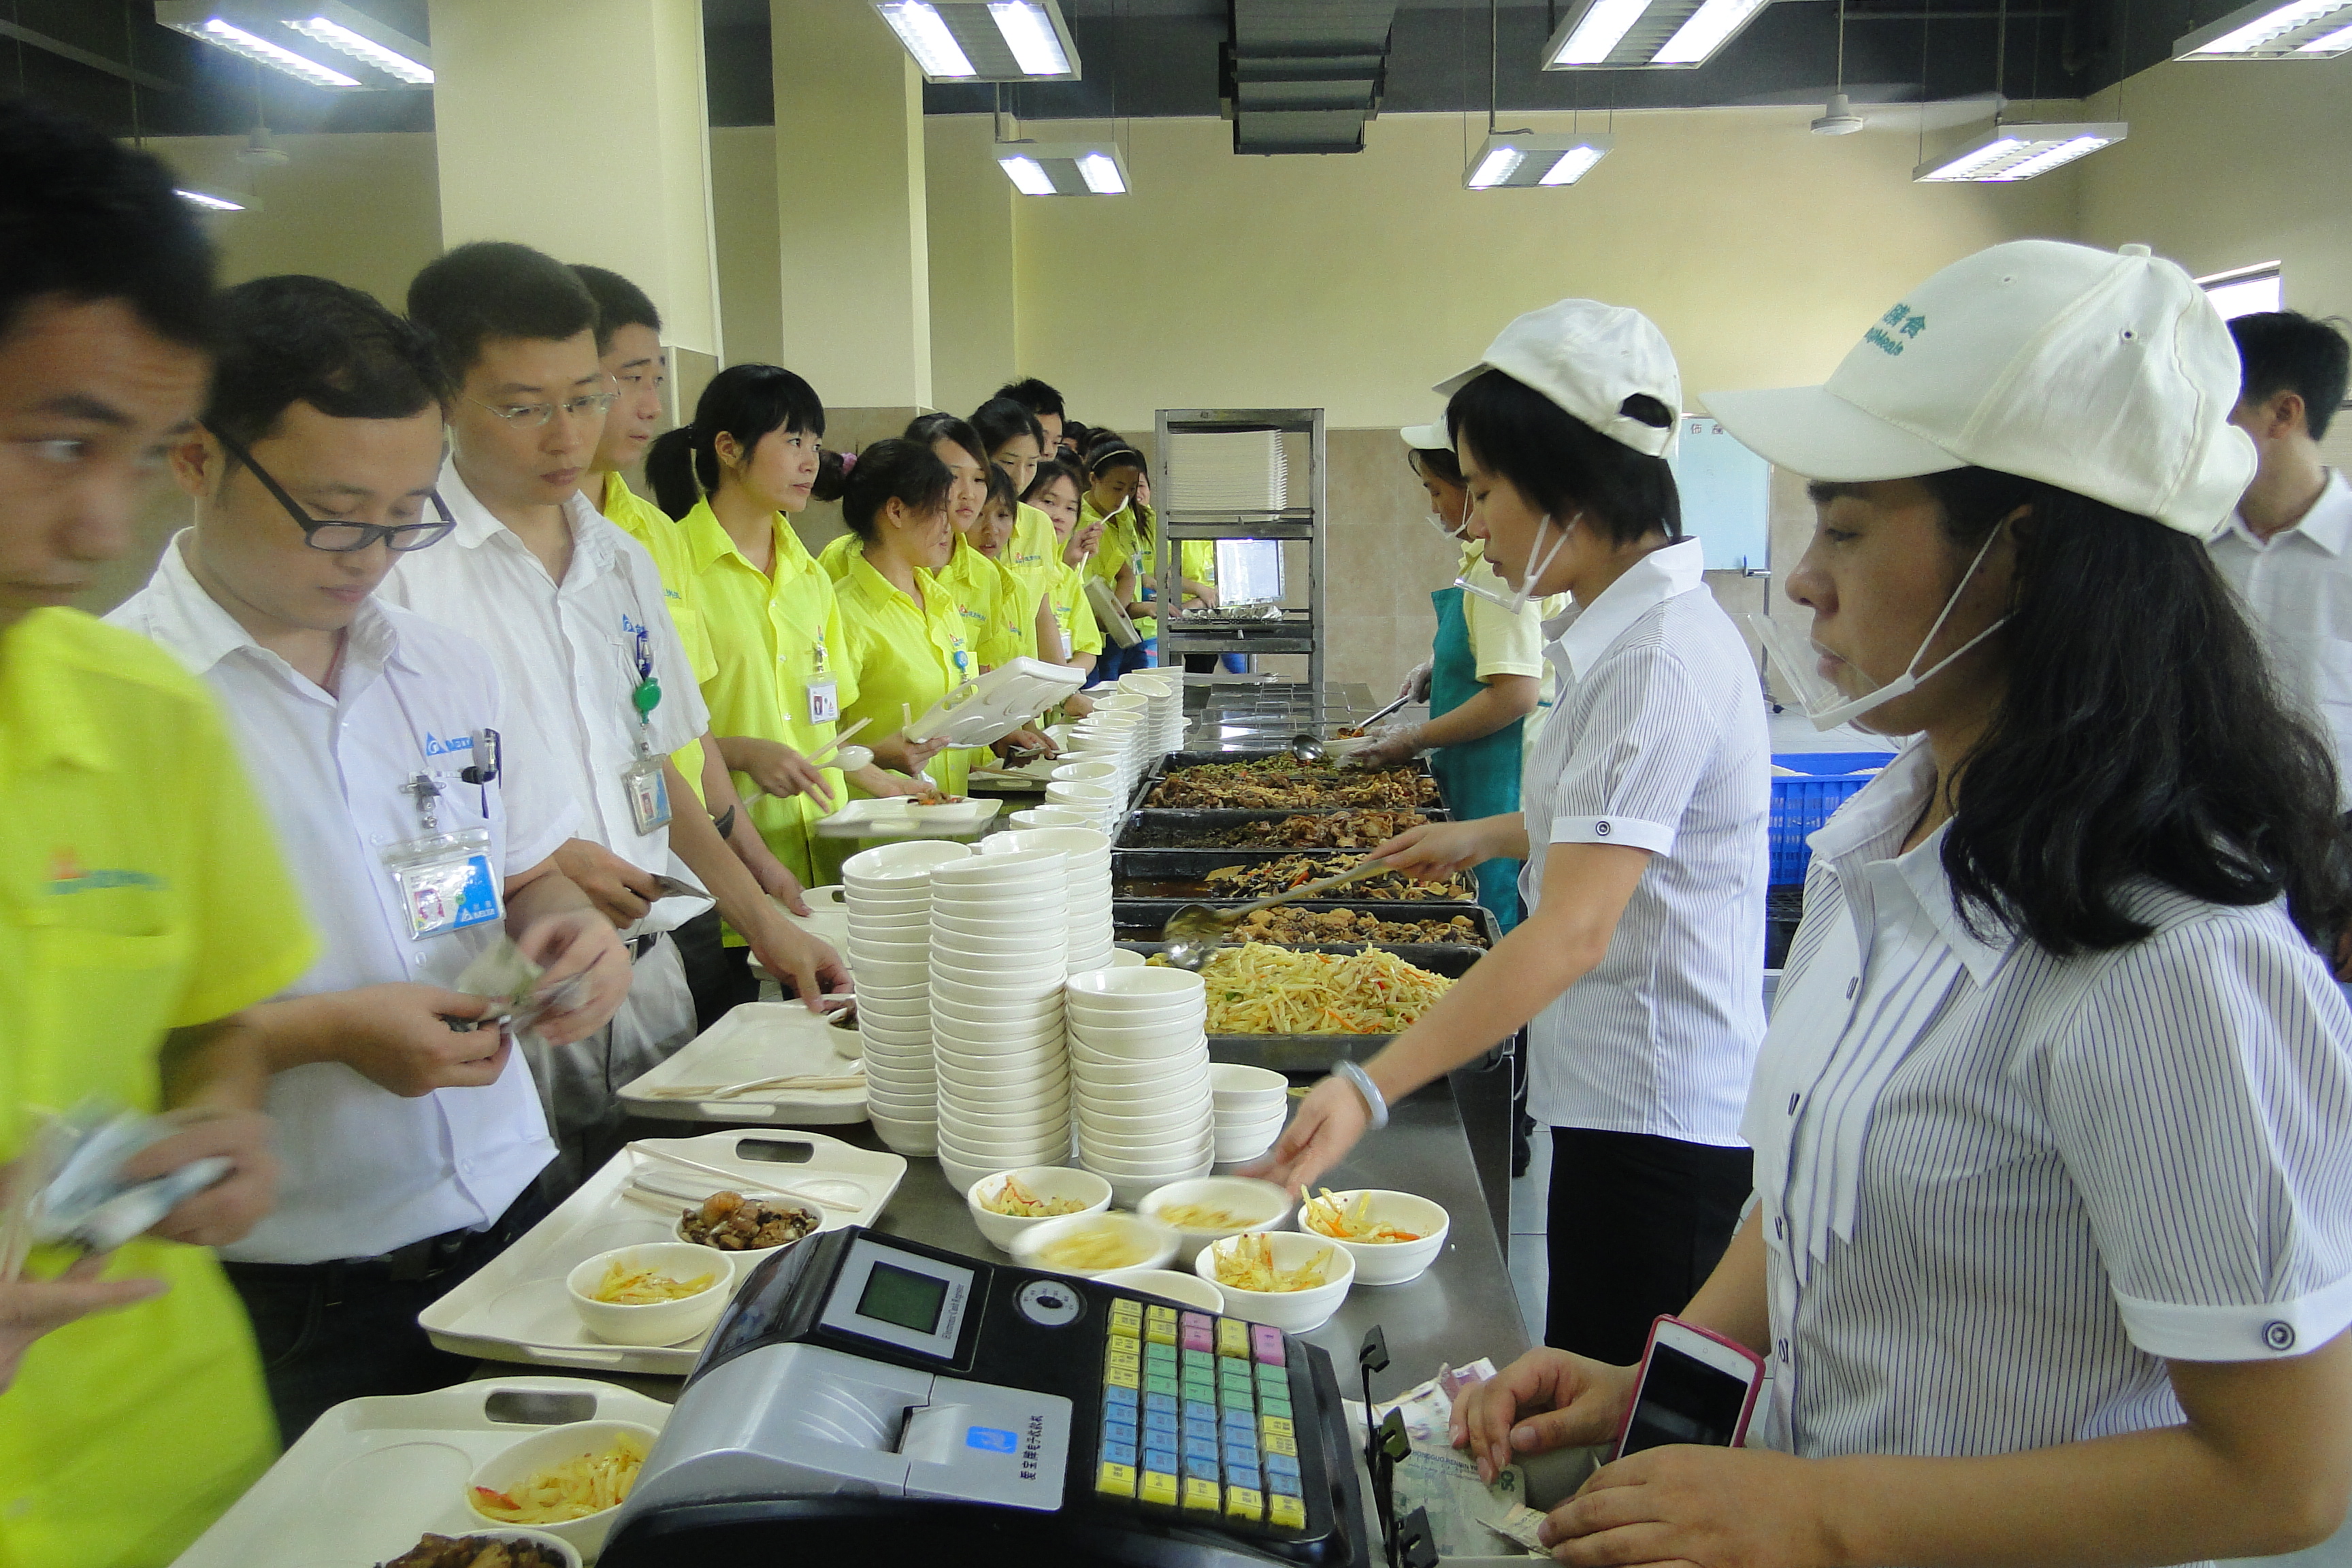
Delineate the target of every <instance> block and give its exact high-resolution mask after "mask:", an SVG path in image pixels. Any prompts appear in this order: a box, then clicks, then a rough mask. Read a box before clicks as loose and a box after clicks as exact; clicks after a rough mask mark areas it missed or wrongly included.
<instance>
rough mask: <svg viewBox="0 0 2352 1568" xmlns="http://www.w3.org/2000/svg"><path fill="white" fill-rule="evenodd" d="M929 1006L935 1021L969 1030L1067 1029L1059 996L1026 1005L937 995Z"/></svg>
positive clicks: (1037, 998)
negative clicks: (1033, 1026) (1036, 1026)
mask: <svg viewBox="0 0 2352 1568" xmlns="http://www.w3.org/2000/svg"><path fill="white" fill-rule="evenodd" d="M930 1007H931V1016H932V1017H933V1018H934V1019H937V1020H939V1021H940V1022H944V1023H950V1024H955V1025H960V1026H964V1027H966V1028H972V1029H1019V1028H1025V1027H1027V1026H1031V1025H1035V1024H1051V1025H1052V1026H1054V1029H1055V1034H1057V1035H1058V1034H1059V1033H1060V1032H1061V1030H1062V1028H1063V1027H1064V1025H1063V1018H1062V999H1061V998H1060V997H1059V996H1052V995H1047V996H1037V997H1032V998H1031V999H1030V1000H1028V1001H1026V1002H970V1001H965V1000H963V999H961V998H960V997H956V996H936V997H933V998H932V999H931V1004H930Z"/></svg>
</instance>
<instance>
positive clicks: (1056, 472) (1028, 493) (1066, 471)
mask: <svg viewBox="0 0 2352 1568" xmlns="http://www.w3.org/2000/svg"><path fill="white" fill-rule="evenodd" d="M1056 479H1067V480H1069V481H1070V488H1071V489H1074V490H1076V492H1077V493H1078V494H1080V495H1084V494H1086V493H1087V477H1086V475H1084V474H1082V473H1080V472H1079V471H1078V468H1077V465H1076V464H1075V463H1066V462H1064V461H1062V460H1061V459H1060V458H1046V459H1045V461H1044V462H1042V463H1040V464H1038V465H1037V472H1036V475H1035V477H1034V478H1033V479H1030V481H1029V488H1028V489H1025V490H1023V491H1022V492H1021V499H1022V500H1024V501H1025V500H1032V499H1033V498H1034V497H1037V496H1041V495H1044V494H1045V487H1046V486H1047V485H1050V484H1052V483H1053V482H1054V481H1055V480H1056Z"/></svg>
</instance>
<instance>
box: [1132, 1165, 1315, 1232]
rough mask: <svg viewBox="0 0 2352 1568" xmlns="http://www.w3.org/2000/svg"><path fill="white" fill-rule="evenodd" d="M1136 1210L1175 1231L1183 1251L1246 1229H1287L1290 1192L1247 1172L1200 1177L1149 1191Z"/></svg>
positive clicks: (1136, 1206)
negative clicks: (1253, 1176)
mask: <svg viewBox="0 0 2352 1568" xmlns="http://www.w3.org/2000/svg"><path fill="white" fill-rule="evenodd" d="M1135 1212H1136V1213H1138V1214H1139V1215H1142V1216H1143V1217H1144V1218H1146V1219H1156V1220H1158V1221H1159V1222H1160V1224H1161V1225H1164V1226H1168V1227H1169V1228H1171V1230H1173V1231H1175V1232H1176V1234H1177V1236H1178V1237H1180V1238H1181V1241H1180V1246H1179V1248H1178V1249H1179V1250H1180V1251H1181V1250H1183V1249H1185V1248H1191V1249H1192V1250H1195V1251H1197V1250H1199V1249H1200V1248H1201V1247H1206V1246H1207V1245H1208V1244H1209V1243H1211V1242H1213V1241H1218V1240H1222V1239H1223V1237H1228V1236H1239V1235H1240V1234H1241V1233H1242V1232H1244V1231H1245V1230H1281V1229H1285V1228H1286V1227H1287V1226H1289V1224H1290V1194H1288V1193H1286V1192H1285V1191H1283V1190H1282V1189H1281V1188H1280V1187H1278V1186H1276V1185H1275V1184H1273V1183H1272V1182H1261V1181H1257V1180H1255V1179H1253V1178H1251V1177H1248V1176H1196V1177H1194V1178H1193V1179H1192V1180H1191V1181H1189V1182H1171V1183H1169V1184H1167V1185H1166V1186H1164V1187H1160V1188H1159V1189H1157V1190H1156V1191H1154V1192H1151V1193H1150V1194H1146V1195H1145V1197H1144V1200H1143V1201H1142V1202H1141V1203H1139V1204H1138V1205H1135Z"/></svg>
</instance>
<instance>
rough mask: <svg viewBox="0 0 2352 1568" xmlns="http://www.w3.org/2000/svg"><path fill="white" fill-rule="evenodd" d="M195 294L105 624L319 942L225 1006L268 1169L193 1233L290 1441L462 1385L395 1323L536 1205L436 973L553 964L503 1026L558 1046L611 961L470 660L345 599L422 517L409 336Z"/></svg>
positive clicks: (604, 989)
mask: <svg viewBox="0 0 2352 1568" xmlns="http://www.w3.org/2000/svg"><path fill="white" fill-rule="evenodd" d="M221 314H222V331H221V334H220V335H221V345H220V358H219V362H218V364H217V368H216V371H215V379H214V383H213V389H212V395H211V399H210V402H209V404H208V405H207V406H206V407H205V413H204V416H203V418H202V420H201V422H200V423H199V425H198V426H195V427H194V428H193V429H190V430H189V431H188V432H187V433H186V434H185V435H184V437H183V438H182V439H180V440H179V442H178V443H177V444H176V445H175V446H174V447H173V450H172V453H171V463H172V469H173V476H174V477H175V478H176V479H178V481H179V483H180V486H181V488H182V489H184V490H185V491H186V492H187V493H188V494H189V495H190V496H192V497H193V498H194V501H195V526H194V528H192V529H190V530H188V531H184V532H183V533H182V534H180V535H179V536H178V537H177V538H175V539H174V540H173V542H171V544H169V545H168V546H167V547H166V548H165V549H164V552H163V560H162V562H161V563H159V564H158V566H157V567H156V570H155V575H154V576H153V578H152V580H150V582H149V583H148V584H147V586H146V587H145V588H143V589H142V590H141V591H140V592H139V593H138V594H137V595H135V596H133V597H132V598H131V600H130V601H129V602H128V603H126V604H125V605H122V606H121V608H120V609H118V610H116V611H115V612H114V614H113V615H112V616H110V617H109V619H110V620H111V621H112V622H113V623H114V624H116V625H117V626H124V627H127V628H130V629H131V630H134V631H138V632H141V633H142V634H144V635H145V636H147V637H152V638H153V639H154V640H155V641H156V642H158V643H160V644H161V645H162V646H163V647H164V648H166V649H167V650H169V651H170V652H171V653H173V655H174V656H176V657H177V658H179V659H180V661H181V662H182V663H183V664H184V665H186V666H188V667H189V668H191V669H193V670H194V672H195V673H196V674H197V675H199V676H201V677H202V678H203V679H204V680H205V683H206V684H207V685H209V686H210V687H211V688H212V689H213V690H214V692H215V694H216V695H217V696H218V697H219V698H220V700H221V701H222V704H223V706H224V707H225V708H226V710H228V714H229V718H230V721H231V724H232V726H233V728H234V730H235V731H236V737H237V740H238V742H239V745H240V750H241V752H242V753H243V756H244V759H245V761H246V763H247V766H248V767H249V768H250V770H251V772H252V773H253V776H254V778H255V780H256V782H257V785H258V788H259V792H260V794H261V796H262V800H263V804H264V806H265V807H266V809H267V811H268V815H269V817H270V819H271V823H272V826H275V827H276V829H277V831H278V837H279V840H280V841H281V842H282V843H283V844H284V845H285V846H286V847H287V850H288V852H289V859H290V860H291V862H292V863H293V864H294V865H295V866H296V867H298V868H299V876H300V887H301V890H302V901H303V903H304V904H305V905H306V906H307V912H308V914H309V916H310V921H311V923H312V924H313V926H314V927H315V928H316V929H317V930H318V931H319V932H320V935H321V938H322V942H321V944H320V954H319V957H318V959H317V961H316V962H315V963H312V965H311V966H310V969H309V970H308V971H307V972H306V973H304V974H303V975H302V977H301V978H300V979H299V981H297V982H296V983H295V984H293V985H291V986H289V987H288V988H287V990H286V991H285V992H283V993H281V994H280V995H279V996H278V998H276V999H274V1000H272V1001H269V1002H267V1003H263V1004H261V1005H258V1006H257V1007H255V1008H254V1009H253V1010H252V1014H251V1016H252V1019H253V1022H254V1025H255V1026H256V1028H257V1031H258V1032H259V1034H260V1037H261V1039H262V1041H263V1048H264V1052H265V1056H266V1060H267V1063H268V1068H269V1069H270V1072H271V1077H270V1079H269V1086H268V1110H269V1113H270V1115H271V1116H272V1117H273V1118H274V1119H275V1120H276V1121H277V1124H278V1144H279V1152H280V1155H281V1157H282V1159H283V1161H284V1163H285V1175H284V1179H283V1183H282V1185H281V1189H280V1194H279V1199H278V1208H277V1210H276V1212H275V1213H273V1214H271V1215H269V1216H268V1218H266V1219H265V1220H263V1221H262V1222H261V1223H260V1224H259V1225H258V1226H255V1228H254V1229H253V1231H252V1232H251V1234H249V1235H248V1236H247V1237H245V1238H244V1239H243V1240H242V1241H240V1242H237V1243H236V1244H234V1245H232V1246H229V1247H224V1248H222V1255H223V1257H224V1258H225V1259H226V1261H227V1263H228V1268H229V1276H230V1279H231V1281H232V1283H234V1284H235V1285H236V1289H237V1292H238V1294H239V1295H240V1296H241V1297H242V1298H243V1299H244V1300H245V1304H246V1308H247V1312H248V1313H249V1314H250V1315H251V1317H252V1319H253V1322H254V1328H255V1332H256V1336H257V1340H258V1341H259V1343H260V1349H261V1353H262V1360H263V1363H264V1366H265V1368H266V1371H267V1375H268V1382H269V1390H270V1397H271V1402H272V1403H273V1405H275V1406H276V1408H277V1412H278V1424H279V1426H280V1427H281V1428H282V1430H283V1434H284V1436H285V1438H286V1440H287V1441H289V1442H291V1441H292V1440H293V1439H294V1438H295V1437H297V1436H300V1434H301V1433H302V1431H303V1430H304V1428H306V1427H307V1426H309V1425H310V1423H311V1421H313V1420H315V1419H316V1418H317V1416H318V1415H320V1413H321V1412H322V1411H324V1410H325V1409H326V1408H327V1407H328V1406H330V1405H334V1404H336V1403H338V1402H340V1401H341V1400H345V1399H350V1398H355V1397H357V1396H360V1395H362V1394H405V1393H414V1392H417V1391H420V1390H423V1389H427V1388H435V1387H440V1386H443V1385H446V1384H450V1383H455V1382H457V1381H460V1380H462V1379H463V1378H464V1377H465V1375H466V1373H467V1369H468V1366H469V1364H470V1363H467V1361H466V1360H464V1359H463V1358H460V1357H457V1356H451V1355H446V1354H444V1353H443V1352H439V1351H436V1350H435V1349H434V1348H433V1346H432V1345H431V1344H430V1342H428V1341H427V1340H426V1339H425V1334H424V1332H423V1331H422V1330H420V1329H419V1328H418V1327H417V1325H416V1315H417V1313H418V1312H419V1311H421V1310H423V1309H424V1308H425V1307H426V1306H427V1305H429V1304H430V1303H431V1302H432V1301H433V1300H436V1298H437V1297H439V1296H440V1295H441V1294H443V1293H444V1292H446V1290H448V1289H451V1288H452V1287H453V1286H455V1285H456V1284H457V1283H458V1282H459V1281H460V1280H462V1279H465V1278H466V1276H467V1274H469V1273H470V1272H472V1271H473V1269H475V1268H478V1267H480V1265H481V1264H483V1263H485V1262H487V1261H488V1259H489V1258H491V1257H493V1256H495V1255H496V1253H497V1252H498V1251H499V1248H500V1247H503V1246H505V1245H506V1243H507V1242H509V1241H510V1240H512V1239H513V1237H515V1236H516V1235H517V1234H519V1232H520V1229H521V1228H523V1227H524V1226H527V1225H528V1224H529V1223H530V1221H531V1220H532V1219H534V1218H536V1217H537V1215H538V1214H539V1213H540V1212H543V1211H542V1210H539V1209H535V1208H534V1207H533V1206H532V1205H533V1200H532V1198H531V1196H530V1194H531V1191H532V1185H533V1183H534V1181H535V1179H536V1178H537V1177H538V1175H539V1173H540V1172H541V1169H542V1168H543V1167H544V1166H545V1165H546V1164H547V1163H549V1161H550V1160H551V1159H552V1158H553V1157H554V1154H555V1144H554V1142H553V1141H552V1139H551V1137H550V1135H549V1132H548V1127H547V1122H546V1120H545V1118H544V1116H543V1115H542V1113H541V1106H540V1100H539V1095H538V1092H537V1090H536V1089H535V1087H534V1085H533V1083H532V1080H531V1075H530V1068H528V1067H527V1066H526V1065H525V1063H524V1061H523V1059H522V1058H521V1056H520V1053H519V1052H517V1051H516V1050H515V1049H514V1037H513V1034H512V1032H511V1030H510V1028H509V1026H507V1025H505V1024H503V1023H501V1022H500V1021H499V1020H497V1019H495V1018H490V1017H488V1016H486V1015H488V1012H489V1010H490V1004H489V1003H488V1001H487V1000H486V999H485V998H483V997H480V996H475V995H468V994H464V993H461V992H458V991H456V990H453V989H451V987H452V985H453V984H454V983H455V982H456V981H457V978H458V975H459V973H460V972H461V971H463V970H464V969H465V967H466V966H467V963H470V962H471V961H472V960H473V959H474V958H475V957H476V956H477V955H478V954H479V953H480V952H482V951H483V950H484V949H485V948H487V947H488V946H489V945H490V943H491V942H493V941H494V940H495V938H496V936H497V934H498V933H499V931H501V930H503V931H506V932H507V933H508V934H509V935H511V936H512V937H513V938H514V939H515V941H516V942H518V943H519V944H520V946H521V947H522V949H523V951H524V952H526V953H527V954H529V955H530V957H531V958H533V959H534V960H536V961H537V962H539V963H541V964H543V965H545V966H546V969H547V976H546V979H545V981H544V983H543V985H544V987H549V988H551V987H553V986H555V985H556V984H560V983H562V982H566V981H568V980H570V979H571V978H572V977H574V976H580V977H583V983H582V984H581V985H580V986H578V987H575V988H574V989H576V990H578V991H580V992H582V993H583V994H582V995H581V996H580V997H579V999H577V1000H572V999H571V998H569V997H567V999H566V1000H567V1003H568V1006H567V1010H565V1011H563V1012H562V1013H560V1014H557V1015H555V1016H548V1017H544V1018H541V1019H540V1020H539V1022H538V1023H537V1024H536V1026H535V1027H536V1030H537V1032H538V1034H539V1035H540V1036H541V1038H543V1039H545V1040H547V1041H550V1042H551V1043H555V1044H559V1045H560V1044H562V1043H564V1042H568V1041H572V1040H575V1039H578V1038H580V1037H583V1036H586V1035H588V1034H590V1033H592V1032H593V1031H594V1030H595V1029H597V1028H598V1027H600V1026H603V1024H604V1022H605V1020H606V1019H608V1018H609V1017H610V1016H612V1014H613V1011H614V1008H615V1007H617V1006H618V1005H620V1001H621V998H622V996H623V994H625V992H626V990H627V988H628V981H629V966H628V961H627V957H626V955H625V953H624V952H623V951H622V949H621V944H620V942H619V940H618V939H617V937H616V936H615V935H614V931H613V929H612V927H611V925H610V923H609V922H607V921H605V920H604V918H603V916H601V915H600V914H599V913H598V912H597V911H596V910H595V909H594V907H593V905H591V904H590V902H589V901H588V900H587V898H586V897H585V896H584V895H583V893H582V892H581V891H580V889H578V888H577V887H575V886H574V885H573V884H572V882H571V881H570V880H569V879H566V878H565V877H564V876H563V875H562V872H561V871H559V870H558V869H557V868H556V867H555V864H554V862H553V860H552V859H551V856H552V855H553V854H554V852H555V851H556V849H557V848H558V847H560V846H562V844H563V843H564V842H565V841H566V840H567V839H568V838H570V837H571V836H572V826H573V823H574V820H575V817H576V815H577V814H576V812H575V809H574V807H573V806H572V803H571V802H570V801H569V800H568V799H567V798H566V797H565V796H564V795H563V794H562V791H561V788H560V786H559V784H558V783H557V780H556V778H555V776H554V770H553V769H552V768H551V767H550V766H549V765H548V764H547V763H545V762H544V761H543V760H542V757H541V750H540V745H539V742H538V741H537V740H536V731H533V730H532V729H531V728H530V725H529V723H528V721H527V720H526V719H525V718H524V717H523V716H522V715H520V713H519V712H518V711H517V705H516V704H515V703H514V702H513V701H512V700H510V699H509V697H508V695H507V694H506V693H505V692H504V691H503V690H502V689H501V685H500V682H499V677H498V674H497V671H496V670H495V668H493V667H492V665H491V662H490V658H489V656H488V653H486V652H485V651H484V650H483V649H482V648H481V647H480V646H479V645H478V644H477V643H475V642H474V641H473V640H472V639H470V638H468V637H466V636H464V635H463V634H462V633H459V632H456V631H453V630H451V629H449V628H447V627H445V626H436V625H435V624H433V623H431V622H429V621H426V620H425V618H424V617H422V616H416V615H414V614H411V613H410V612H408V611H405V610H402V609H399V608H396V607H394V606H392V605H386V604H383V603H381V602H380V601H378V600H377V599H376V598H375V597H374V596H373V594H374V589H375V588H376V586H377V584H380V583H381V582H382V581H383V578H384V576H385V574H387V573H389V572H390V571H391V570H392V567H393V563H394V561H396V560H398V559H401V558H402V557H404V556H407V555H411V554H414V553H415V552H417V551H419V550H423V549H425V548H427V547H429V546H432V545H435V544H436V543H438V542H440V541H442V540H443V539H444V538H446V536H447V535H448V534H449V533H450V532H451V531H452V529H453V527H454V525H453V523H452V522H451V521H450V517H449V512H448V510H447V508H446V506H445V505H444V504H443V503H442V500H441V498H440V497H439V496H438V495H437V494H436V491H435V482H436V478H437V477H438V474H439V470H440V466H441V442H442V419H441V405H440V393H441V379H440V374H439V369H438V366H437V363H436V360H435V358H434V355H433V352H432V348H431V345H430V344H429V343H427V342H425V337H424V334H423V333H421V332H419V331H417V330H416V329H415V328H414V327H412V326H410V325H409V324H408V323H407V322H405V321H402V320H401V319H400V318H399V317H397V316H395V315H394V314H393V313H392V312H391V311H389V310H385V309H384V308H383V306H382V305H380V304H378V303H377V302H376V301H375V300H373V299H370V298H369V297H368V296H367V295H365V294H362V293H360V292H359V291H357V290H356V289H347V288H345V287H343V286H342V285H341V284H338V283H331V282H329V281H327V280H326V279H321V278H298V277H288V278H266V279H259V280H257V281H255V282H252V283H247V284H244V285H242V286H240V287H238V288H236V289H231V290H229V291H228V293H227V294H226V295H225V296H224V297H223V299H222V311H221Z"/></svg>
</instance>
